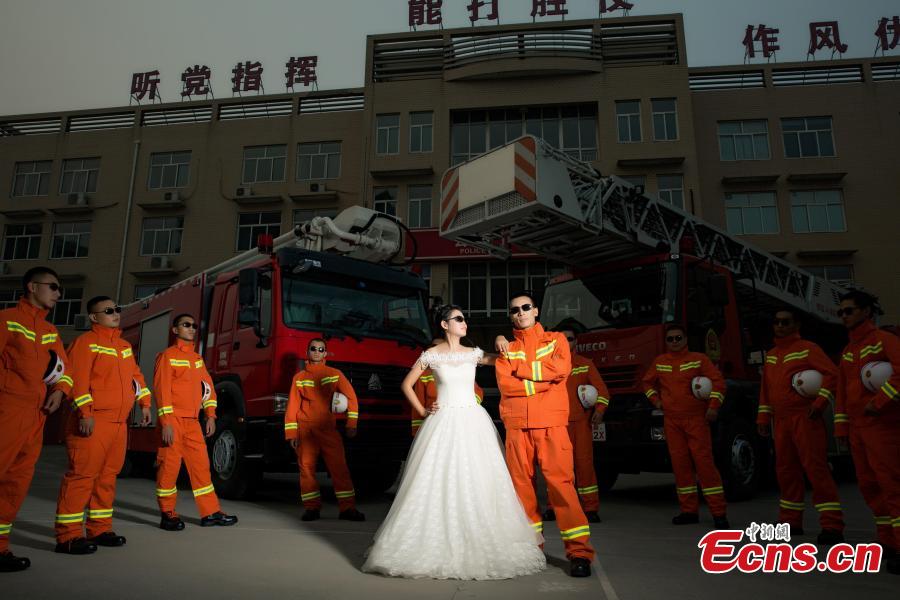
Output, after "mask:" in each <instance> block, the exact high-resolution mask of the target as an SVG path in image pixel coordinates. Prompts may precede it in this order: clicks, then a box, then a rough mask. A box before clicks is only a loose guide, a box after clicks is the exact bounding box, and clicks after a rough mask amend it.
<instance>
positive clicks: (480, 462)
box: [362, 348, 547, 579]
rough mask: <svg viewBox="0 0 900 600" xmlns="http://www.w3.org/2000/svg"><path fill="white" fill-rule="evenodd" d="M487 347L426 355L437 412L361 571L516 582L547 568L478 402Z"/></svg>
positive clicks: (413, 452)
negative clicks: (481, 365)
mask: <svg viewBox="0 0 900 600" xmlns="http://www.w3.org/2000/svg"><path fill="white" fill-rule="evenodd" d="M481 357H482V351H481V350H480V349H477V348H476V349H473V350H465V351H462V352H456V353H453V354H447V353H444V354H436V353H434V352H432V351H426V352H424V353H423V354H422V357H421V358H420V359H419V361H420V363H422V364H423V366H427V367H431V369H432V371H433V372H434V376H435V381H436V382H437V386H438V396H437V398H438V400H437V401H438V406H439V408H438V410H437V412H436V413H434V414H433V415H431V416H429V417H428V418H427V419H425V422H424V423H423V424H422V427H421V428H420V429H419V432H418V434H416V438H415V440H414V442H413V446H412V448H411V449H410V451H409V456H408V457H407V460H406V467H405V470H404V472H403V479H402V480H401V482H400V488H399V490H398V491H397V496H396V498H395V499H394V503H393V505H392V506H391V509H390V512H388V515H387V517H386V518H385V520H384V523H383V524H382V525H381V527H380V528H379V529H378V532H377V533H376V534H375V542H374V545H373V546H372V547H371V548H370V549H369V555H368V559H367V560H366V563H365V564H364V565H363V567H362V570H363V571H367V572H372V573H383V574H385V575H394V576H399V577H412V578H421V577H430V578H433V579H509V578H511V577H517V576H519V575H528V574H530V573H536V572H538V571H541V570H542V569H544V568H545V567H546V564H547V562H546V558H545V557H544V553H543V551H542V550H541V549H540V548H539V547H538V545H539V544H541V543H542V542H543V538H542V537H541V535H540V534H539V533H536V532H535V531H534V529H533V528H532V527H531V524H530V523H529V521H528V519H527V517H526V516H525V511H524V510H523V509H522V505H521V503H520V502H519V498H518V496H516V491H515V489H514V488H513V484H512V480H511V479H510V477H509V471H507V468H506V462H505V461H504V459H503V453H502V451H501V447H500V437H499V435H498V434H497V429H496V428H495V427H494V423H493V422H492V421H491V418H490V416H489V415H488V413H487V412H486V411H485V410H484V409H483V408H482V407H481V406H480V405H479V404H478V402H477V401H476V400H475V393H474V387H475V386H474V384H475V368H476V366H477V364H478V362H479V361H480V359H481Z"/></svg>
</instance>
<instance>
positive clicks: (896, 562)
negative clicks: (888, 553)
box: [884, 553, 900, 575]
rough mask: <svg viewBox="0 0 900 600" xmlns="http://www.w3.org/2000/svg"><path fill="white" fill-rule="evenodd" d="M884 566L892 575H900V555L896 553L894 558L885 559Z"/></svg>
mask: <svg viewBox="0 0 900 600" xmlns="http://www.w3.org/2000/svg"><path fill="white" fill-rule="evenodd" d="M884 568H885V570H886V571H887V572H888V573H890V574H891V575H900V556H897V554H896V553H894V556H893V557H892V558H889V559H887V560H886V561H885V563H884Z"/></svg>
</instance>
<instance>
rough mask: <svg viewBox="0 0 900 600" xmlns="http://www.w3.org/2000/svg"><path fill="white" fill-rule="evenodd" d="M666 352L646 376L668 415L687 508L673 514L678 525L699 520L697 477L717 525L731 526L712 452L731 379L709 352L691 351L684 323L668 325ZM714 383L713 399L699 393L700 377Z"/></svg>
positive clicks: (647, 391) (651, 394) (647, 390)
mask: <svg viewBox="0 0 900 600" xmlns="http://www.w3.org/2000/svg"><path fill="white" fill-rule="evenodd" d="M666 350H668V352H666V353H665V354H660V355H659V356H657V357H656V358H655V359H653V363H652V364H651V365H650V368H649V369H648V370H647V373H646V374H645V375H644V377H643V379H642V380H641V384H642V386H643V388H644V395H645V396H647V398H648V399H649V400H650V402H652V403H653V405H654V406H656V408H661V409H662V411H663V413H665V420H664V422H663V424H664V425H665V432H666V445H667V446H668V447H669V456H670V458H671V461H672V470H673V471H674V472H675V486H676V489H677V492H678V502H679V504H680V505H681V512H680V513H679V514H677V515H675V517H673V518H672V524H673V525H688V524H690V523H699V522H700V517H699V515H698V510H699V502H698V498H697V479H698V477H699V479H700V485H701V486H702V488H703V497H704V498H705V499H706V504H707V505H708V506H709V511H710V512H711V513H712V515H713V523H714V524H715V527H716V529H728V528H729V525H728V518H727V517H726V516H725V512H726V505H725V490H724V488H723V487H722V477H721V476H720V475H719V471H718V469H716V464H715V461H714V460H713V453H712V435H711V433H710V430H709V423H710V422H712V421H715V420H716V419H717V418H718V416H719V407H720V406H721V405H722V401H723V400H724V399H725V395H724V394H725V379H724V378H723V377H722V374H721V373H720V372H719V370H718V369H717V368H716V367H715V366H713V364H712V361H710V360H709V357H708V356H706V355H705V354H701V353H699V352H691V351H690V350H688V348H687V337H686V335H685V330H684V328H683V327H682V326H681V325H669V326H668V327H666ZM698 376H702V377H707V378H709V379H710V381H712V391H711V392H710V394H709V401H708V405H707V401H705V400H700V399H698V398H697V397H696V396H694V393H693V390H692V388H691V385H692V383H691V382H692V381H693V379H694V377H698Z"/></svg>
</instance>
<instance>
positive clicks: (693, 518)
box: [672, 512, 700, 525]
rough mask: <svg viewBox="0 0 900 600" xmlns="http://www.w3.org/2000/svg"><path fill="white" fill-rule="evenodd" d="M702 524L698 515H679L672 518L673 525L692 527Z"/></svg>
mask: <svg viewBox="0 0 900 600" xmlns="http://www.w3.org/2000/svg"><path fill="white" fill-rule="evenodd" d="M699 522H700V516H699V515H698V514H697V513H685V512H683V513H678V514H677V515H675V516H674V517H672V525H692V524H694V523H699Z"/></svg>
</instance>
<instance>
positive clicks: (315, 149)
mask: <svg viewBox="0 0 900 600" xmlns="http://www.w3.org/2000/svg"><path fill="white" fill-rule="evenodd" d="M340 175H341V143H340V142H314V143H309V144H298V145H297V181H308V180H310V179H336V178H338V177H340Z"/></svg>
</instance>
